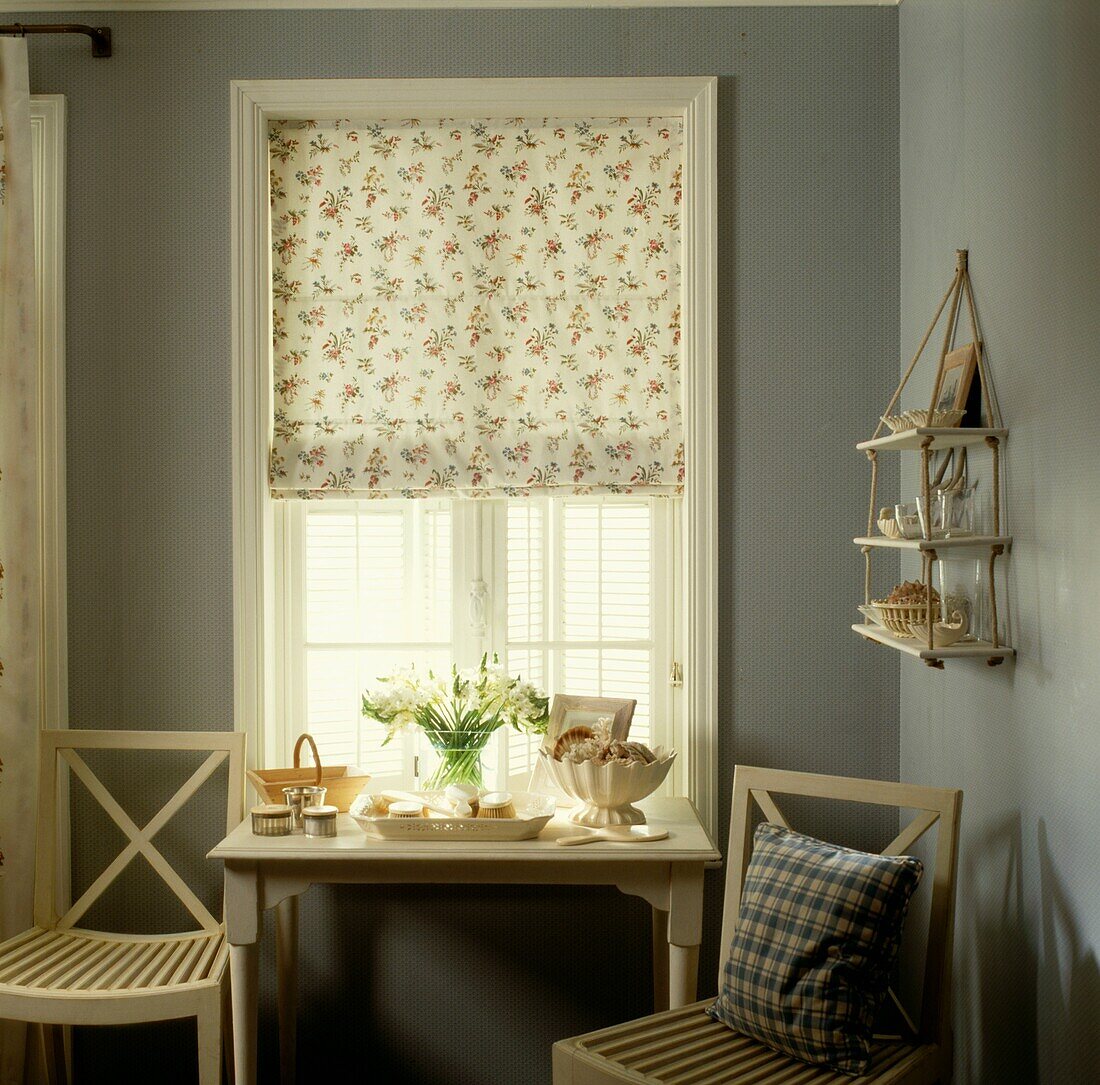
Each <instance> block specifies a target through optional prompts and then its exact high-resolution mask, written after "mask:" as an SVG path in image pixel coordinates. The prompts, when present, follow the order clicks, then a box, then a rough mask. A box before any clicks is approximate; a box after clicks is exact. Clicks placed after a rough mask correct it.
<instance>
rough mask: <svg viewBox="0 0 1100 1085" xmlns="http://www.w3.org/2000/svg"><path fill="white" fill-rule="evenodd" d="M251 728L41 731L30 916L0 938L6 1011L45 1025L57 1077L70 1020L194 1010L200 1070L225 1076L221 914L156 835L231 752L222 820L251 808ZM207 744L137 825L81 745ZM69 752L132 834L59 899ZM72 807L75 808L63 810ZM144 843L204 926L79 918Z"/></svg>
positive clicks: (78, 772)
mask: <svg viewBox="0 0 1100 1085" xmlns="http://www.w3.org/2000/svg"><path fill="white" fill-rule="evenodd" d="M244 744H245V736H244V734H239V733H233V732H210V733H207V732H198V731H172V732H149V731H81V730H72V731H43V732H42V734H41V741H40V752H39V783H38V786H39V796H38V850H37V861H36V870H35V889H34V926H33V927H32V928H31V929H30V930H27V931H24V932H23V933H22V934H19V935H17V936H16V937H14V938H10V939H8V941H6V942H4V943H3V944H0V1017H2V1018H10V1019H14V1020H18V1021H31V1022H36V1023H38V1024H40V1025H42V1026H43V1031H44V1033H45V1034H46V1037H47V1043H46V1045H45V1057H46V1063H47V1070H48V1072H49V1075H50V1078H51V1080H52V1079H53V1078H54V1077H55V1076H59V1075H63V1074H64V1052H63V1051H62V1050H61V1035H62V1030H61V1028H60V1027H58V1026H65V1025H119V1024H130V1023H133V1022H137V1021H165V1020H169V1019H172V1018H178V1017H194V1018H195V1019H196V1021H197V1024H198V1044H199V1080H200V1082H201V1085H217V1083H218V1082H220V1080H221V1056H222V1022H223V1020H225V1019H227V1016H228V1011H227V1007H228V991H229V973H228V970H227V969H226V967H225V966H226V961H227V959H228V952H227V947H226V942H225V926H224V924H223V923H220V922H218V920H216V919H215V918H214V917H213V916H212V915H211V914H210V912H209V911H208V910H207V909H206V907H205V906H204V905H203V903H202V902H201V901H200V900H199V899H198V897H197V896H195V894H194V893H193V892H192V890H191V889H190V887H189V886H188V885H187V883H186V882H185V881H184V880H183V879H182V878H181V877H180V876H179V874H177V873H176V871H175V870H173V869H172V867H171V866H170V865H169V863H168V862H167V860H166V859H165V858H164V856H163V855H162V854H161V852H160V851H158V850H157V848H156V846H155V845H154V843H153V840H154V837H155V836H156V835H157V833H158V832H160V831H161V830H162V829H163V828H164V826H165V825H166V824H167V823H168V821H169V820H170V819H171V818H172V817H173V816H174V815H175V814H176V813H177V812H178V811H179V810H180V809H181V808H182V807H183V805H184V804H185V803H186V802H187V800H188V799H190V798H191V796H192V795H194V794H195V792H196V791H198V789H199V788H200V787H201V786H202V784H203V783H204V782H205V781H206V780H207V779H208V778H209V777H210V776H211V775H212V774H213V772H214V771H215V770H216V769H217V768H218V766H219V765H221V764H222V763H223V762H225V761H226V759H227V758H228V761H229V788H228V791H229V795H228V802H227V805H226V831H227V832H228V831H229V830H231V829H234V828H236V827H237V825H238V824H239V822H240V820H241V817H242V816H243V802H244ZM93 749H94V750H105V749H109V750H122V751H135V750H139V751H140V750H153V751H155V750H197V751H200V752H201V751H210V756H209V757H207V758H206V759H205V760H204V761H203V762H202V764H201V765H200V766H199V767H198V768H197V769H196V770H195V772H194V773H192V775H191V777H190V778H189V779H188V780H187V781H186V783H184V784H183V786H182V787H181V788H180V789H179V790H178V791H177V792H176V793H175V795H173V796H172V798H171V799H169V801H168V802H167V804H166V805H164V806H163V807H162V808H161V809H160V811H159V812H158V813H157V814H155V815H154V816H153V817H152V818H151V819H150V820H149V821H148V822H147V823H146V825H145V826H144V828H138V826H137V825H135V824H134V822H133V820H132V819H131V818H130V817H129V815H128V814H127V813H126V812H125V811H124V810H123V809H122V807H121V806H120V805H119V804H118V802H117V801H116V800H115V799H114V797H113V796H112V795H111V794H110V792H109V791H108V790H107V788H106V787H105V786H104V785H103V783H102V782H101V781H100V779H99V778H98V777H97V776H96V775H95V773H94V772H92V770H91V768H89V766H88V763H87V761H85V760H84V758H83V757H81V755H80V751H83V750H93ZM62 764H66V765H68V767H69V769H70V770H71V772H72V773H73V774H74V775H75V776H76V777H77V778H78V779H79V780H81V781H82V782H83V784H84V785H85V787H86V788H87V789H88V791H89V792H90V793H91V795H92V796H93V797H94V798H95V799H96V800H97V801H98V803H99V804H100V806H102V807H103V809H104V810H105V811H106V812H107V813H108V815H110V817H111V819H112V820H113V821H114V823H115V824H116V825H117V826H118V827H119V828H120V829H121V830H122V832H123V833H124V834H125V835H126V837H127V840H128V842H127V844H126V846H125V847H124V848H123V849H122V851H121V852H120V853H119V855H118V856H117V857H116V858H115V859H114V860H113V861H112V862H111V863H110V864H108V866H107V867H106V868H105V869H104V870H103V872H102V873H101V874H100V875H99V877H97V878H96V879H95V881H93V882H92V884H91V885H90V886H88V888H87V890H86V891H85V892H84V893H83V894H81V896H80V898H79V899H78V900H77V901H75V902H73V903H69V902H68V901H64V902H62V903H61V904H60V907H59V902H58V892H57V828H58V805H59V803H58V791H59V788H58V778H59V770H60V769H61V767H62ZM64 816H66V817H67V811H66V812H65V815H64ZM138 855H142V856H144V857H145V859H146V860H147V861H148V863H149V865H150V866H151V867H152V868H153V870H155V871H156V872H157V874H159V875H160V877H161V878H162V879H163V880H164V882H165V883H166V884H167V885H168V888H169V889H171V890H172V892H173V893H175V895H176V896H177V897H178V898H179V900H180V901H181V902H182V904H183V906H184V907H185V908H186V909H187V910H188V912H190V913H191V915H192V916H193V917H194V919H195V922H196V923H197V924H198V929H197V930H192V931H188V932H185V933H181V934H170V935H136V934H109V933H105V932H102V931H95V930H85V929H82V928H80V927H78V926H77V923H79V921H80V919H81V917H82V916H84V914H85V913H86V912H87V911H88V909H89V908H90V907H91V905H92V904H93V903H95V901H96V900H98V899H99V897H100V896H101V895H102V894H103V892H104V891H105V890H106V889H107V887H108V886H109V885H110V884H111V883H112V882H113V881H114V880H115V878H117V877H118V875H119V874H120V873H121V872H122V870H123V869H124V868H125V867H126V866H127V865H128V864H129V863H130V861H131V860H132V859H134V858H135V857H136V856H138Z"/></svg>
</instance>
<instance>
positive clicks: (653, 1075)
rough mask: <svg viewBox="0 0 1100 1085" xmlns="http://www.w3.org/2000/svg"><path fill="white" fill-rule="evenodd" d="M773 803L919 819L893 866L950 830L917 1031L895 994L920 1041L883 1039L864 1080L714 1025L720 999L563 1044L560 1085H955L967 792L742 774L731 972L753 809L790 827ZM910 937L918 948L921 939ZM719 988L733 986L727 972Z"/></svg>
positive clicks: (731, 893) (557, 1062) (930, 873)
mask: <svg viewBox="0 0 1100 1085" xmlns="http://www.w3.org/2000/svg"><path fill="white" fill-rule="evenodd" d="M773 793H774V794H784V795H806V796H813V797H815V798H821V799H837V800H847V801H854V802H860V803H870V804H874V805H879V806H895V807H898V808H899V810H916V811H918V813H917V816H916V817H915V818H914V819H913V820H912V821H911V822H910V823H909V824H908V825H907V826H906V827H905V828H904V829H903V830H902V831H901V832H900V833H898V835H897V836H896V837H895V838H894V839H893V840H891V841H890V843H889V844H887V845H886V847H885V848H883V849H882V854H883V855H903V854H906V853H908V852H909V850H910V849H911V848H912V847H913V844H914V843H915V842H916V841H917V840H918V839H919V838H920V837H921V836H923V835H924V833H926V832H927V831H928V830H929V829H931V828H932V826H933V825H936V824H937V823H938V824H939V827H938V829H937V834H936V855H935V861H934V863H933V864H932V865H931V867H928V868H926V870H925V875H924V880H923V884H922V886H921V888H920V889H918V897H919V896H921V895H923V894H925V893H926V887H927V886H928V885H929V884H930V885H931V901H930V904H929V922H928V939H927V945H926V948H925V951H924V953H923V964H922V966H921V969H920V970H921V972H922V977H921V978H922V985H921V988H920V989H921V992H922V993H921V1007H920V1013H919V1015H918V1019H917V1021H916V1022H915V1023H914V1022H913V1021H912V1020H910V1019H909V1015H908V1014H906V1013H905V1010H904V1009H903V1008H902V1005H901V1003H900V1002H899V1001H898V999H897V997H896V995H894V992H893V991H892V990H891V992H890V997H891V999H892V1000H893V1002H894V1004H895V1006H896V1008H897V1010H898V1012H899V1014H900V1015H901V1016H902V1017H903V1019H904V1020H905V1021H906V1022H907V1024H908V1026H909V1030H911V1035H910V1037H909V1038H906V1039H898V1038H896V1037H883V1038H879V1037H876V1038H875V1042H874V1051H873V1062H872V1066H871V1069H870V1070H869V1071H868V1073H867V1074H865V1075H863V1076H861V1077H858V1078H853V1077H850V1076H849V1075H847V1074H841V1073H837V1072H836V1071H833V1070H830V1069H828V1068H827V1067H819V1066H811V1065H809V1064H807V1063H804V1062H799V1061H798V1060H796V1059H792V1058H789V1057H788V1056H786V1055H783V1054H780V1053H778V1052H775V1051H773V1050H771V1048H768V1047H765V1046H764V1045H763V1044H760V1043H758V1042H757V1041H755V1040H753V1039H750V1038H749V1037H747V1036H742V1035H740V1034H739V1033H736V1032H733V1031H732V1030H731V1029H729V1028H727V1027H726V1026H725V1025H723V1024H721V1023H719V1022H717V1021H714V1020H712V1019H711V1018H710V1017H709V1016H707V1014H706V1012H705V1010H706V1008H707V1007H708V1006H709V1005H711V1003H713V1001H714V998H713V996H712V997H711V998H708V999H704V1000H703V1001H702V1002H696V1003H695V1004H693V1005H691V1006H686V1007H684V1008H682V1009H679V1010H672V1011H668V1012H665V1013H658V1014H654V1015H653V1016H652V1017H643V1018H641V1019H640V1020H637V1021H631V1022H629V1023H627V1024H625V1025H616V1026H614V1027H612V1028H607V1029H602V1030H600V1031H599V1032H590V1033H588V1034H587V1035H586V1036H575V1037H573V1038H572V1039H569V1040H561V1041H559V1042H558V1043H556V1044H555V1045H554V1054H553V1059H554V1085H607V1083H610V1082H631V1083H633V1085H642V1083H649V1085H721V1083H725V1085H749V1083H752V1085H825V1083H830V1085H832V1083H837V1085H839V1083H841V1082H848V1083H855V1082H860V1083H863V1082H876V1083H883V1085H885V1083H889V1085H933V1083H938V1085H947V1083H948V1082H949V1081H950V1080H951V1028H950V997H949V988H950V981H951V935H952V925H953V917H954V901H955V870H956V865H957V863H956V858H957V851H958V833H959V808H960V805H961V802H962V792H960V791H948V790H941V789H937V788H929V787H914V786H910V785H908V784H895V783H883V782H879V781H875V780H855V779H849V778H847V777H843V776H813V775H810V774H809V773H802V772H781V771H774V770H771V769H760V768H749V767H746V766H740V767H738V769H737V770H736V772H735V774H734V777H733V815H732V818H731V821H730V845H729V861H728V866H727V871H726V894H725V911H724V914H723V921H722V943H721V944H722V953H721V963H722V964H723V965H724V964H725V959H726V955H727V949H728V947H729V945H730V942H731V940H732V939H733V934H734V930H735V928H736V926H737V916H738V913H739V911H740V906H741V886H742V884H743V882H744V877H745V869H746V866H747V865H748V860H749V855H750V854H751V851H752V837H753V830H754V828H755V822H754V818H753V816H752V814H753V812H752V805H753V803H754V802H755V803H756V805H758V806H759V807H760V809H761V811H762V812H763V814H764V816H765V817H766V818H767V820H768V821H770V822H773V823H775V824H778V825H784V826H787V820H786V819H785V818H784V816H783V814H782V813H781V812H780V809H779V807H778V806H777V805H776V802H775V799H774V798H773V797H772V796H773ZM787 827H788V828H789V827H790V826H787ZM915 904H916V898H915V899H914V905H915ZM914 911H915V912H916V911H917V909H916V908H914ZM912 925H913V924H909V926H910V927H912ZM909 937H910V938H911V937H913V932H912V931H910V932H909ZM903 950H904V947H903ZM718 983H719V985H721V983H722V972H721V965H720V966H719V974H718Z"/></svg>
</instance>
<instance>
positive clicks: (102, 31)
mask: <svg viewBox="0 0 1100 1085" xmlns="http://www.w3.org/2000/svg"><path fill="white" fill-rule="evenodd" d="M93 29H94V31H95V33H94V34H91V35H89V36H90V37H91V39H92V56H93V57H109V56H110V55H111V28H110V27H109V26H97V27H93Z"/></svg>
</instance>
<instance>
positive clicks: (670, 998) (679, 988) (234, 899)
mask: <svg viewBox="0 0 1100 1085" xmlns="http://www.w3.org/2000/svg"><path fill="white" fill-rule="evenodd" d="M639 805H640V806H641V808H642V809H643V810H644V811H645V812H646V816H647V819H648V823H649V824H650V825H651V826H653V827H655V828H658V829H667V830H668V834H669V835H668V838H667V839H664V840H658V841H654V842H652V843H648V844H645V845H642V846H638V847H630V848H624V847H622V846H621V845H618V844H614V843H606V842H603V841H598V842H596V843H593V844H589V845H586V846H585V847H583V848H562V847H559V846H558V845H557V843H556V841H557V839H558V837H561V836H569V835H572V834H575V833H576V831H577V829H576V826H575V825H573V824H571V823H570V822H569V821H568V820H567V817H566V814H565V813H564V812H560V813H559V814H558V815H556V817H555V818H554V820H553V821H551V822H550V824H549V825H548V826H547V828H546V829H545V830H544V831H543V833H542V835H541V836H539V837H537V838H536V839H534V840H524V841H515V842H504V841H501V842H483V841H479V840H478V839H476V838H475V839H461V840H459V839H455V840H444V841H439V840H435V839H425V840H377V839H375V838H373V837H368V836H367V835H366V834H365V833H364V832H363V831H362V830H361V829H360V828H359V827H358V826H357V825H356V824H355V822H354V821H352V819H351V817H350V816H349V815H347V814H340V815H338V816H337V822H336V824H337V835H336V836H335V837H328V838H325V837H305V836H301V835H292V836H282V837H261V836H254V835H253V834H252V832H251V827H250V826H249V825H247V824H242V825H240V826H238V827H237V828H236V829H234V830H233V831H232V832H230V833H229V835H228V836H227V837H226V838H225V839H224V840H223V841H222V842H221V843H220V844H219V845H218V846H217V847H216V848H214V850H213V851H211V853H210V856H211V858H214V859H221V860H223V861H224V863H225V918H226V932H227V933H226V937H227V938H228V940H229V942H230V943H231V946H230V952H231V955H232V957H231V960H232V972H233V1036H234V1050H235V1055H236V1074H237V1080H238V1082H240V1085H254V1083H255V1080H256V1076H255V1075H256V1028H257V1023H256V1005H257V973H256V960H257V953H258V942H259V938H260V934H261V931H262V923H261V915H262V913H263V911H264V910H266V909H268V908H278V909H280V914H278V915H277V919H276V932H277V934H278V937H279V944H278V947H277V948H278V963H277V976H278V979H279V982H280V987H283V986H284V985H287V984H290V983H292V982H293V979H294V977H295V976H296V974H297V959H296V957H297V944H296V943H297V938H296V933H297V931H296V927H297V917H296V914H294V913H292V912H290V911H283V910H282V909H283V908H284V905H285V904H286V902H288V901H291V900H294V899H295V898H297V897H298V896H300V895H301V894H302V893H304V892H305V891H306V890H307V889H308V888H309V887H310V886H311V885H314V884H324V883H368V884H454V883H462V884H488V885H502V884H503V885H507V884H517V885H614V886H617V887H618V888H619V889H620V890H621V891H622V892H623V893H626V894H629V895H631V896H639V897H641V898H642V899H644V900H645V901H647V902H648V903H649V905H650V906H651V907H652V908H653V909H655V918H654V931H655V932H659V933H662V934H663V936H664V937H663V941H662V943H661V945H660V946H658V945H656V944H655V946H654V957H655V962H654V985H655V988H661V989H659V990H658V1000H657V1002H658V1005H661V1004H663V1003H664V1002H666V1001H667V1002H668V1003H669V1004H670V1005H673V1006H679V1005H682V1004H683V1003H684V1002H685V1001H689V1000H690V999H692V998H694V997H695V989H696V984H697V974H698V948H699V943H700V941H701V940H702V926H703V871H704V869H705V868H706V867H707V866H709V865H713V864H715V863H717V862H719V861H720V860H721V854H720V853H719V852H718V850H717V849H716V848H715V846H714V844H713V843H712V841H711V839H710V837H709V836H708V834H707V831H706V829H705V828H704V826H703V824H702V822H701V820H700V818H699V814H698V812H697V811H696V809H695V807H694V806H693V805H692V804H691V802H690V801H689V800H688V799H684V798H650V799H648V800H645V801H644V802H642V803H640V804H639ZM656 913H660V914H656ZM666 975H667V976H668V977H669V978H668V983H667V986H664V977H665V976H666ZM279 1005H280V1026H281V1028H282V1029H283V1030H284V1032H290V1033H291V1034H290V1035H289V1036H288V1035H283V1036H282V1038H281V1041H280V1050H281V1052H282V1055H283V1065H282V1080H283V1082H284V1085H288V1083H289V1082H291V1081H292V1080H293V1065H292V1063H289V1062H288V1061H287V1060H288V1059H289V1058H292V1057H293V1052H294V1050H295V1044H294V1039H293V1027H294V1022H293V1013H292V1007H293V1005H294V1002H293V993H292V992H291V991H288V990H283V991H281V993H280V995H279Z"/></svg>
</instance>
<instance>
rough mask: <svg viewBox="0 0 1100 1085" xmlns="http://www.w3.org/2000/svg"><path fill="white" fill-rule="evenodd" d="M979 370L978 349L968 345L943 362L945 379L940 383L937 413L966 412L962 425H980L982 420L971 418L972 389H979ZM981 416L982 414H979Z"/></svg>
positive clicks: (952, 353)
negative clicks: (976, 375)
mask: <svg viewBox="0 0 1100 1085" xmlns="http://www.w3.org/2000/svg"><path fill="white" fill-rule="evenodd" d="M977 368H978V348H977V346H976V345H975V344H974V343H967V344H966V346H964V347H959V348H957V349H956V350H953V351H951V353H950V354H948V355H947V357H946V358H944V360H943V377H942V379H941V382H940V394H939V396H938V398H937V399H936V410H937V411H966V412H967V413H966V415H964V417H963V420H962V424H963V425H964V426H966V425H971V426H973V425H977V424H980V418H978V419H973V418H971V417H970V411H969V410H968V407H969V406H970V393H971V389H972V388H974V389H977V387H978V385H977V383H976V382H975V380H974V374H975V372H976V371H977ZM979 414H980V412H979Z"/></svg>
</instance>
